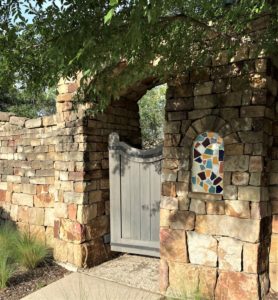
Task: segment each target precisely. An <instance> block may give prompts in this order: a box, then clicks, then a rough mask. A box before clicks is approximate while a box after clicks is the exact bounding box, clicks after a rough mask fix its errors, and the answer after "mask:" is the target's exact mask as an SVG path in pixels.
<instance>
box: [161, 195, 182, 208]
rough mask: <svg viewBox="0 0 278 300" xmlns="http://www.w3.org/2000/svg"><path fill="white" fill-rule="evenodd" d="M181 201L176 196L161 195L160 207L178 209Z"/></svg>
mask: <svg viewBox="0 0 278 300" xmlns="http://www.w3.org/2000/svg"><path fill="white" fill-rule="evenodd" d="M178 206H179V201H178V199H177V198H174V197H161V202H160V208H164V209H170V210H177V209H178Z"/></svg>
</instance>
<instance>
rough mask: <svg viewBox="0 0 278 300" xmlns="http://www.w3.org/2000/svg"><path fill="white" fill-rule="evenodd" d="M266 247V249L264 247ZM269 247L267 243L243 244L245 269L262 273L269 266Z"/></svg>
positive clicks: (245, 270)
mask: <svg viewBox="0 0 278 300" xmlns="http://www.w3.org/2000/svg"><path fill="white" fill-rule="evenodd" d="M263 247H266V249H263ZM267 256H268V247H267V245H265V243H263V244H262V245H261V244H250V243H244V246H243V271H244V272H247V273H255V274H257V273H261V272H263V271H265V270H266V268H267V266H268V257H267Z"/></svg>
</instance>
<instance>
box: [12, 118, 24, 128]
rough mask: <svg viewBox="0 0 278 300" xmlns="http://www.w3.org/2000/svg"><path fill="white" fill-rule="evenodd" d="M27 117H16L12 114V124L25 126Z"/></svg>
mask: <svg viewBox="0 0 278 300" xmlns="http://www.w3.org/2000/svg"><path fill="white" fill-rule="evenodd" d="M25 121H26V118H22V117H16V116H11V117H10V124H12V125H16V126H19V127H23V126H24V124H25Z"/></svg>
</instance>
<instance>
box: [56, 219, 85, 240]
mask: <svg viewBox="0 0 278 300" xmlns="http://www.w3.org/2000/svg"><path fill="white" fill-rule="evenodd" d="M60 238H61V239H62V240H64V241H69V242H73V243H77V244H79V243H82V242H84V241H85V228H84V226H82V225H81V224H79V223H77V222H72V221H71V220H67V219H61V226H60Z"/></svg>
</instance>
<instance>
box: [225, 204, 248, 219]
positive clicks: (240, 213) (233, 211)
mask: <svg viewBox="0 0 278 300" xmlns="http://www.w3.org/2000/svg"><path fill="white" fill-rule="evenodd" d="M225 213H226V215H227V216H231V217H237V218H247V219H249V218H250V206H249V203H248V202H246V201H238V200H235V201H231V200H227V201H225Z"/></svg>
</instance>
